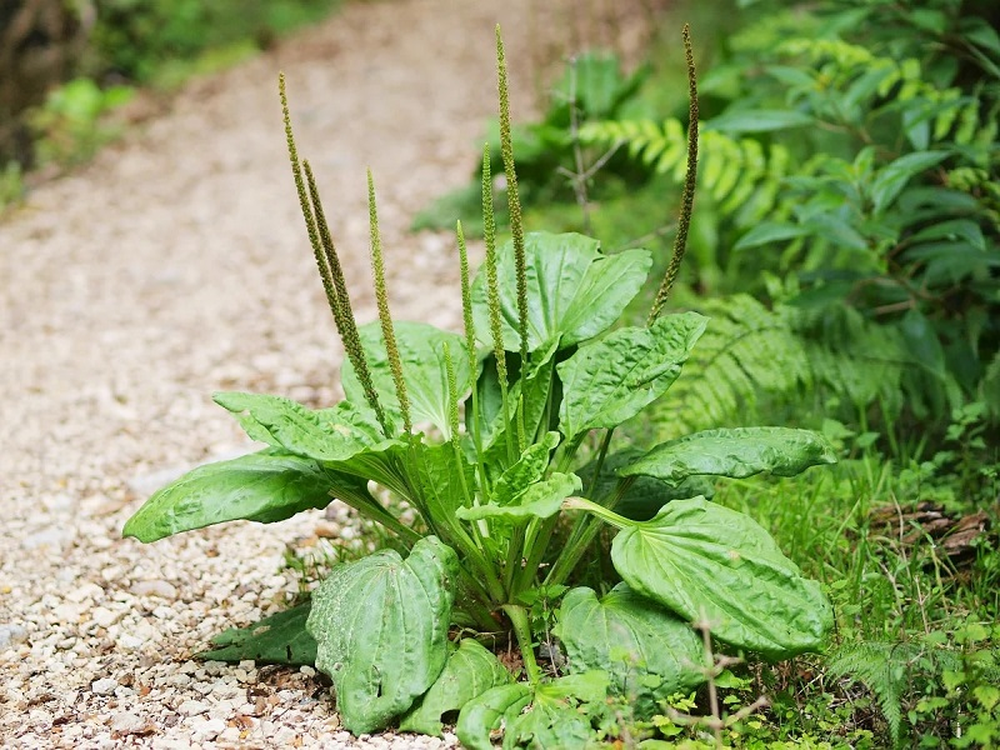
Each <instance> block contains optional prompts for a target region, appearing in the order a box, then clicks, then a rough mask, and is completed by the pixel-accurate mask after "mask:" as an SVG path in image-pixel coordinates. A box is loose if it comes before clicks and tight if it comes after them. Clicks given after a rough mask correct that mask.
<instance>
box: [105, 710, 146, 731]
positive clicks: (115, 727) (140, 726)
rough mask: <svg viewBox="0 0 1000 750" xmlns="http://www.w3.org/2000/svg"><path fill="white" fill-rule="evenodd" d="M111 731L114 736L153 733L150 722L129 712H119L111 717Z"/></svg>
mask: <svg viewBox="0 0 1000 750" xmlns="http://www.w3.org/2000/svg"><path fill="white" fill-rule="evenodd" d="M111 731H112V732H115V733H116V734H121V735H125V734H149V733H151V732H153V731H155V727H154V726H153V724H152V722H150V721H148V720H146V719H144V718H143V717H141V716H138V715H136V714H134V713H132V712H131V711H121V712H119V713H117V714H115V715H114V716H112V717H111Z"/></svg>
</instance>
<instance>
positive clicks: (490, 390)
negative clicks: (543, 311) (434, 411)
mask: <svg viewBox="0 0 1000 750" xmlns="http://www.w3.org/2000/svg"><path fill="white" fill-rule="evenodd" d="M555 353H556V346H555V343H553V344H552V345H550V346H549V348H548V349H547V350H546V351H545V352H543V353H539V352H535V353H534V354H533V355H532V361H531V364H530V366H529V368H528V372H527V373H526V374H525V375H524V377H521V376H520V375H521V374H520V368H519V367H517V366H516V360H517V359H518V357H517V355H514V354H509V355H508V356H507V360H508V362H507V367H508V377H509V378H511V379H512V380H513V381H514V382H513V384H512V386H511V388H510V392H509V399H510V403H511V404H512V405H514V404H518V403H521V404H523V411H524V427H525V432H526V433H527V434H529V435H534V434H538V432H539V430H540V429H541V428H542V426H543V425H542V422H543V420H546V419H547V418H548V417H549V413H548V408H547V407H548V400H549V394H550V392H551V390H552V381H553V380H554V378H553V374H554V372H553V371H554V368H555ZM512 365H514V366H513V367H512ZM476 388H477V389H478V393H479V417H480V418H479V424H480V430H481V438H482V442H483V448H484V459H485V461H486V464H487V466H491V467H493V466H496V467H503V466H506V465H507V464H508V462H509V461H510V459H509V458H508V456H507V445H506V437H505V436H506V434H507V432H508V431H510V432H511V433H512V434H513V433H516V430H517V427H516V422H515V420H514V414H513V413H512V414H511V415H510V421H509V422H507V421H505V419H504V414H503V407H502V402H501V398H500V382H499V379H498V376H497V371H496V361H495V360H494V358H493V356H492V355H490V356H489V357H487V358H486V361H485V362H484V367H483V372H482V374H481V375H480V377H479V381H478V382H477V384H476ZM511 410H512V412H513V406H512V409H511ZM548 426H549V425H548V424H546V425H545V427H548ZM514 442H515V443H516V439H515V440H514Z"/></svg>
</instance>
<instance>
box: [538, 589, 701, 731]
mask: <svg viewBox="0 0 1000 750" xmlns="http://www.w3.org/2000/svg"><path fill="white" fill-rule="evenodd" d="M556 635H557V636H558V637H559V640H560V641H561V642H562V644H563V646H565V648H566V655H567V657H568V658H569V668H570V670H571V671H572V672H585V671H587V670H592V669H598V670H603V671H604V672H606V673H607V674H608V675H609V676H610V678H611V682H612V685H613V686H614V689H615V691H616V692H617V693H618V694H619V695H622V696H624V697H625V698H626V699H627V700H628V702H629V704H630V705H632V706H634V707H635V708H636V712H637V714H638V715H639V716H649V715H652V714H653V713H654V712H655V710H656V709H657V708H658V701H661V700H665V699H667V698H668V697H670V695H671V694H673V693H677V692H681V691H684V692H686V691H688V690H690V689H691V688H693V687H695V686H697V685H700V684H701V683H702V682H704V681H705V675H704V671H703V669H702V668H701V667H700V666H699V665H701V664H703V663H704V661H705V653H704V646H703V645H702V642H701V639H700V638H699V637H698V635H697V634H696V633H695V631H694V630H693V629H692V628H691V625H690V624H689V623H687V622H684V621H682V620H679V619H678V618H677V616H676V615H674V614H673V613H672V612H670V611H668V610H666V609H664V608H663V607H661V606H659V605H658V604H656V603H655V602H653V601H651V600H650V599H646V598H645V597H642V596H639V595H638V594H636V593H635V592H634V591H632V590H631V589H630V588H629V587H628V585H627V584H624V583H620V584H618V585H617V586H615V587H614V588H613V589H612V590H611V591H610V592H609V593H608V594H607V595H605V596H604V598H603V599H600V600H598V598H597V594H596V593H595V592H594V591H593V589H589V588H575V589H573V590H572V591H570V592H569V593H568V594H566V596H565V597H564V598H563V601H562V605H561V607H560V608H559V618H558V625H557V629H556Z"/></svg>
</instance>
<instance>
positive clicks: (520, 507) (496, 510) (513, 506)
mask: <svg viewBox="0 0 1000 750" xmlns="http://www.w3.org/2000/svg"><path fill="white" fill-rule="evenodd" d="M581 488H582V483H581V482H580V477H578V476H577V475H576V474H560V473H558V472H556V473H554V474H552V475H551V476H550V477H548V478H547V479H543V480H541V481H538V482H535V483H534V484H530V485H528V486H527V487H526V488H524V489H523V490H522V491H521V492H520V493H518V495H517V496H516V497H515V498H514V499H513V502H511V503H509V504H508V505H497V504H496V503H488V504H486V505H475V506H472V507H467V508H459V509H458V510H457V511H456V513H455V515H457V516H458V517H459V518H461V519H463V520H465V521H477V520H479V519H480V518H504V519H507V520H509V521H527V520H529V519H531V518H549V517H550V516H554V515H555V514H556V513H558V512H559V509H560V508H561V507H562V501H563V500H565V499H566V498H567V497H569V496H570V495H572V494H574V493H576V492H579V491H580V489H581Z"/></svg>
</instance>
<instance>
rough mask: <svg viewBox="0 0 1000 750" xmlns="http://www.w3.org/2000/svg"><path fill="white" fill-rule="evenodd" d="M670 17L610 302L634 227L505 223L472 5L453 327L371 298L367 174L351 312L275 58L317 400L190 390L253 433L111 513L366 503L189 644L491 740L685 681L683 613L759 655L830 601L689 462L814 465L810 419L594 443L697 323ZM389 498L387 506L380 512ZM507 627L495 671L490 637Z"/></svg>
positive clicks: (682, 355) (693, 335) (610, 433)
mask: <svg viewBox="0 0 1000 750" xmlns="http://www.w3.org/2000/svg"><path fill="white" fill-rule="evenodd" d="M684 40H685V46H686V49H687V51H688V66H689V73H690V82H691V83H690V86H691V110H692V111H691V119H690V122H691V127H690V134H689V143H688V148H689V160H688V178H687V181H686V186H685V190H684V195H683V199H682V212H681V219H680V223H679V231H678V235H677V240H676V244H675V248H674V255H673V259H672V262H671V264H670V266H669V269H668V271H667V274H666V276H665V277H664V279H663V281H662V282H661V284H660V287H659V292H658V294H657V295H656V298H655V302H654V305H653V309H652V310H651V311H650V314H649V316H648V319H647V321H646V323H645V325H617V326H616V324H617V323H618V322H619V318H620V317H621V316H622V314H623V311H624V310H625V308H626V305H628V304H629V302H630V301H631V300H632V299H633V297H635V296H636V295H637V294H638V293H639V292H640V290H641V288H642V286H643V284H644V283H645V281H646V276H647V274H648V272H649V270H650V267H651V265H652V259H651V257H650V254H649V253H648V252H647V251H645V250H642V249H633V250H626V251H624V252H620V253H618V254H615V255H605V254H604V253H602V252H601V248H600V245H599V243H598V242H597V240H594V239H591V238H589V237H584V236H582V235H578V234H558V235H556V234H546V233H529V234H525V233H524V231H523V228H522V223H521V219H520V206H519V201H518V190H517V178H516V172H515V165H514V157H513V153H512V149H511V138H510V111H509V105H508V95H507V78H506V64H505V60H504V50H503V43H502V40H501V37H500V30H499V28H498V29H497V61H498V73H499V75H498V77H499V102H500V122H501V135H502V141H503V149H502V152H503V164H504V171H505V173H506V179H507V196H508V202H509V210H510V216H511V226H510V231H511V235H512V238H511V240H510V241H509V242H507V243H506V244H504V245H503V246H502V247H498V246H497V242H496V236H497V230H496V225H495V221H494V217H493V193H492V184H493V182H492V178H491V174H490V160H489V154H488V153H487V154H486V155H485V156H484V160H483V182H482V184H483V188H482V191H483V216H484V224H485V227H486V258H485V264H484V266H483V268H481V269H480V271H479V273H478V274H477V275H476V277H475V278H474V279H472V278H471V276H470V271H469V263H468V256H467V252H466V246H465V242H464V238H463V234H462V228H461V224H460V223H459V224H458V227H457V246H458V255H459V259H460V264H461V294H462V309H463V313H464V331H463V332H462V333H454V332H449V331H443V330H439V329H437V328H434V327H432V326H430V325H426V324H422V323H413V322H400V321H394V320H393V319H392V317H391V316H390V311H389V304H388V295H387V292H386V285H385V273H384V269H385V260H384V257H383V251H382V245H381V239H380V235H379V228H378V216H377V210H376V201H375V190H374V185H373V183H372V180H371V175H370V174H369V180H368V187H369V205H370V216H371V254H372V266H373V276H374V284H375V290H376V297H377V300H378V311H379V320H378V321H377V322H376V323H374V324H371V325H364V326H359V325H357V323H356V322H355V318H354V315H353V313H352V310H351V302H350V297H349V295H348V291H347V288H346V285H345V283H344V275H343V273H342V270H341V266H340V261H339V259H338V255H337V250H336V248H335V246H334V243H333V240H332V239H331V234H330V231H329V227H328V225H327V221H326V218H325V215H324V212H323V208H322V204H321V201H320V197H319V193H318V190H317V186H316V180H315V178H314V176H313V173H312V170H311V169H310V166H309V163H308V162H307V161H303V162H300V161H299V157H298V153H297V149H296V146H295V141H294V138H293V134H292V127H291V119H290V115H289V108H288V101H287V97H286V94H285V86H284V80H283V79H282V80H281V84H280V91H281V100H282V106H283V111H284V116H285V127H286V135H287V139H288V148H289V155H290V160H291V164H292V171H293V175H294V178H295V184H296V187H297V190H298V194H299V198H300V201H301V205H302V212H303V215H304V217H305V223H306V227H307V230H308V235H309V239H310V242H311V245H312V248H313V251H314V253H315V257H316V261H317V265H318V267H319V270H320V276H321V277H322V281H323V286H324V289H325V292H326V296H327V299H328V301H329V304H330V309H331V311H332V313H333V317H334V320H335V322H336V325H337V328H338V331H339V334H340V336H341V338H342V340H343V342H344V347H345V350H346V353H347V360H346V362H345V363H344V365H343V369H342V373H341V379H342V384H343V390H344V394H345V398H344V400H343V401H341V402H340V403H338V404H336V405H335V406H333V407H330V408H326V409H319V410H312V409H309V408H307V407H305V406H303V405H301V404H299V403H296V402H294V401H290V400H288V399H285V398H282V397H279V396H269V395H255V394H248V393H218V394H216V396H215V400H216V401H217V402H218V403H219V404H220V405H221V406H222V407H224V408H225V409H227V410H229V411H230V412H232V413H233V414H234V415H236V417H237V418H238V419H239V421H240V423H241V425H242V426H243V428H244V429H245V430H246V432H247V433H248V435H249V436H250V437H252V438H253V439H255V440H258V441H260V442H262V443H264V444H266V446H267V447H266V448H264V449H263V450H261V451H259V452H257V453H253V454H251V455H247V456H243V457H241V458H237V459H234V460H230V461H224V462H221V463H216V464H211V465H207V466H203V467H200V468H197V469H195V470H194V471H192V472H190V473H189V474H187V475H185V476H183V477H181V478H180V479H178V480H177V481H176V482H174V483H173V484H171V485H169V486H167V487H165V488H163V489H161V490H160V491H159V492H157V493H156V494H154V495H153V496H152V497H151V498H150V499H149V500H148V501H147V502H146V504H145V505H143V506H142V507H141V508H140V509H139V511H138V512H137V513H136V514H135V515H134V516H133V517H132V518H131V519H130V520H129V521H128V523H127V524H126V526H125V529H124V534H125V535H126V536H133V537H136V538H137V539H139V540H141V541H144V542H151V541H154V540H156V539H160V538H162V537H166V536H169V535H171V534H176V533H179V532H182V531H187V530H191V529H197V528H201V527H204V526H207V525H210V524H214V523H220V522H223V521H231V520H236V519H248V520H252V521H260V522H265V523H266V522H272V521H278V520H282V519H285V518H288V517H290V516H292V515H294V514H296V513H298V512H299V511H302V510H306V509H310V508H323V507H325V506H326V505H327V504H329V503H330V502H331V501H332V499H333V498H336V499H339V500H340V501H342V502H344V503H346V504H348V505H350V506H351V507H353V508H355V509H356V510H357V511H358V512H359V513H361V514H362V515H364V516H366V517H367V518H369V519H371V520H373V521H375V522H378V523H379V524H381V525H382V526H384V528H385V529H386V530H387V532H388V537H389V538H390V539H391V543H390V544H389V545H387V546H386V548H384V549H380V550H378V551H376V552H375V553H373V554H371V555H369V556H367V557H364V558H362V559H360V560H357V561H353V562H348V563H341V564H339V565H336V566H335V567H334V568H333V569H332V570H331V571H330V573H329V575H328V577H327V578H326V579H325V580H323V581H322V582H321V583H320V584H319V585H318V587H317V588H316V589H315V591H314V593H313V595H312V598H311V601H310V602H309V603H308V604H306V605H304V606H302V607H300V608H299V609H298V610H294V611H291V612H289V613H285V614H284V615H282V616H279V617H278V618H277V619H276V618H270V620H269V621H267V623H266V624H268V625H269V626H270V629H269V630H267V629H258V630H257V631H255V632H257V633H258V634H259V633H260V632H261V630H267V634H266V637H265V638H263V640H258V641H253V638H254V637H255V636H248V637H247V638H249V639H250V640H242V641H241V636H240V635H239V634H236V635H233V634H232V633H230V634H228V635H226V637H225V638H224V639H223V640H222V641H218V642H217V643H219V644H221V645H224V646H226V645H227V644H228V646H229V647H230V648H234V649H237V650H239V649H240V648H242V649H243V650H242V651H241V652H240V653H241V655H242V656H244V657H245V656H246V654H247V651H246V649H247V648H257V649H258V650H257V651H252V652H251V653H253V655H254V656H257V657H258V658H262V659H270V660H277V661H298V662H300V663H314V664H315V666H316V667H318V668H319V669H320V670H322V671H323V672H325V673H326V674H328V675H329V676H330V678H331V679H332V681H333V685H334V692H335V694H336V699H337V704H338V709H339V711H340V713H341V716H342V720H343V723H344V725H345V726H346V727H347V728H348V729H350V730H351V731H353V732H355V733H365V732H372V731H377V730H379V729H382V728H384V727H387V726H389V725H390V724H393V723H394V722H399V726H400V728H401V729H403V730H409V731H416V732H423V733H427V734H440V732H441V730H442V717H445V716H450V715H454V712H456V711H460V713H459V714H458V734H459V737H460V739H461V740H462V741H463V743H465V744H466V745H467V746H468V747H471V748H484V747H489V746H490V733H491V731H493V730H495V729H497V728H498V727H500V726H501V725H503V726H504V727H505V728H506V735H505V740H504V744H505V746H510V747H514V746H519V745H522V744H530V743H536V744H540V745H541V746H583V744H580V742H581V741H583V742H586V741H587V738H589V737H592V736H593V732H594V731H596V730H595V728H594V726H593V723H595V722H596V719H595V718H594V712H593V711H591V710H588V709H586V708H585V707H587V706H589V707H595V706H602V705H607V699H608V698H609V696H612V697H614V696H617V697H622V698H624V699H626V700H628V701H629V703H630V704H631V705H632V706H633V707H634V708H635V710H637V711H640V712H645V713H652V712H653V711H654V710H655V709H656V707H657V705H658V703H659V702H660V701H662V700H664V699H666V698H667V697H668V696H670V695H671V694H674V693H676V692H678V691H680V690H688V689H691V688H693V687H695V686H697V685H698V684H700V683H702V682H704V681H705V679H706V676H707V674H706V670H705V668H704V666H703V665H704V653H705V652H704V644H703V641H702V638H701V636H700V635H699V634H698V633H697V632H696V629H695V628H694V627H692V625H693V624H695V625H697V627H698V628H702V629H704V628H706V627H707V628H709V629H710V631H711V634H712V636H713V637H714V638H715V639H716V640H717V641H718V642H719V643H721V644H726V645H727V646H728V647H730V648H732V649H735V650H745V651H750V652H755V653H757V654H760V655H762V656H763V657H765V658H768V659H781V658H786V657H789V656H792V655H794V654H798V653H801V652H805V651H811V650H817V649H820V648H821V647H822V646H823V644H824V641H825V638H826V635H827V633H828V631H829V630H830V628H831V625H832V614H831V608H830V604H829V603H828V601H827V599H826V597H825V595H824V594H823V593H822V591H821V589H820V586H819V584H818V583H817V582H815V581H811V580H807V579H805V578H803V576H802V575H801V574H800V571H799V570H798V568H797V567H796V566H795V564H794V563H792V562H791V561H790V560H788V559H787V558H786V557H785V556H784V555H783V554H782V553H781V551H780V550H779V548H778V545H777V544H776V543H775V541H774V540H773V539H772V538H771V537H770V536H769V535H768V534H767V532H765V531H764V529H763V528H762V527H760V526H759V525H758V524H757V523H755V522H754V521H753V520H752V519H750V518H749V517H748V516H746V515H744V514H741V513H738V512H736V511H733V510H729V509H727V508H724V507H722V506H719V505H715V504H713V503H712V502H710V501H709V500H707V499H706V497H705V495H710V494H711V484H710V483H709V481H708V478H710V477H746V476H750V475H753V474H757V473H759V472H770V473H772V474H776V475H780V476H790V475H794V474H797V473H798V472H801V471H803V470H804V469H806V468H807V467H809V466H812V465H816V464H823V463H831V462H833V461H834V460H835V459H834V457H833V455H832V452H831V449H830V447H829V446H828V444H827V443H826V442H824V440H823V439H822V438H821V437H820V436H818V435H816V434H814V433H812V432H808V431H804V430H796V429H788V428H781V427H758V428H743V429H729V430H727V429H716V430H710V431H706V432H700V433H696V434H691V435H687V436H685V437H683V438H680V439H676V440H671V441H669V442H666V443H662V444H659V445H655V446H653V447H652V448H650V449H639V448H636V447H626V448H621V449H617V448H616V445H615V441H614V439H613V437H614V434H615V431H616V428H618V427H619V426H620V425H621V424H622V423H623V422H625V421H626V420H629V419H631V418H633V417H636V416H637V415H640V414H641V413H642V411H643V409H644V408H645V407H646V406H648V405H649V404H650V403H652V402H653V401H654V400H656V399H658V398H660V397H661V396H663V395H664V393H666V391H667V390H668V389H669V388H670V386H671V384H672V383H673V382H674V381H675V380H676V379H677V377H678V376H679V375H680V372H681V368H682V366H683V364H684V362H685V360H686V359H687V357H688V355H689V353H690V351H691V349H692V347H693V346H694V345H695V343H696V341H697V340H698V337H699V336H701V334H702V332H703V331H704V330H705V326H706V324H707V322H708V321H707V319H706V318H704V317H703V316H701V315H698V314H696V313H693V312H681V313H674V314H666V313H665V306H666V302H667V300H668V297H669V294H670V289H671V286H672V284H673V280H674V277H675V275H676V272H677V268H678V266H679V263H680V261H681V258H682V256H683V253H684V246H685V237H686V233H687V226H688V222H689V220H690V215H691V205H692V199H693V190H694V182H695V179H694V178H695V173H696V165H697V137H698V136H697V121H698V118H697V95H696V89H695V78H694V67H693V62H692V60H691V48H690V38H689V35H688V31H687V28H686V27H685V32H684ZM376 486H377V487H378V488H381V489H382V490H384V491H377V490H376V489H375V487H376ZM404 504H405V506H406V507H409V508H412V509H413V510H414V511H415V512H416V520H415V521H413V522H411V523H407V522H404V520H403V517H402V516H401V513H400V509H401V507H404ZM607 527H610V528H611V529H613V530H617V533H616V534H615V536H614V539H613V541H612V543H611V545H610V563H611V566H613V571H614V572H613V573H612V572H611V568H610V567H606V570H607V574H606V575H605V576H604V577H601V578H595V577H594V576H591V578H590V579H588V582H590V583H592V584H593V585H595V586H597V587H598V588H599V589H601V591H600V592H598V591H595V590H594V589H593V588H589V587H586V586H579V585H578V586H576V587H575V588H570V586H572V585H574V584H577V583H579V582H580V578H579V573H578V570H577V569H578V568H581V567H584V566H581V565H580V563H581V561H583V560H585V559H587V560H591V559H593V558H594V556H597V558H599V559H600V558H602V557H603V558H604V559H607V553H608V550H607V549H605V548H604V547H603V546H602V545H601V543H600V540H601V539H602V536H601V535H600V534H599V532H600V530H601V529H602V528H607ZM619 577H620V582H618V581H619ZM557 598H558V599H559V605H558V609H557V611H556V612H555V614H554V623H550V622H549V621H548V620H546V619H545V618H540V617H537V616H536V615H537V607H536V606H534V605H537V603H538V602H540V601H549V600H555V599H557ZM550 624H551V625H552V627H551V633H550V632H549V625H550ZM552 634H554V635H555V637H556V639H557V641H556V643H555V645H553V644H552V642H551V638H550V636H551V635H552ZM265 641H266V643H265ZM543 641H544V642H545V644H546V649H544V650H542V649H541V648H540V644H541V643H542V642H543ZM248 644H251V645H248ZM515 647H516V651H517V652H518V653H519V657H520V658H519V663H520V664H523V669H521V668H519V669H518V670H517V671H518V672H519V673H520V674H519V676H520V677H522V678H523V679H521V680H519V681H516V680H515V676H514V675H513V674H512V673H511V671H509V670H508V669H507V668H505V667H504V666H502V665H501V663H500V661H499V660H498V659H497V657H496V656H495V653H494V652H497V651H500V650H502V649H508V648H511V649H514V648H515ZM214 653H216V654H218V655H222V656H225V655H226V651H225V649H222V650H221V651H217V652H214ZM233 653H235V652H230V655H232V654H233ZM539 655H544V657H545V658H544V659H542V658H540V656H539ZM594 710H596V709H594ZM605 731H606V730H605Z"/></svg>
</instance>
